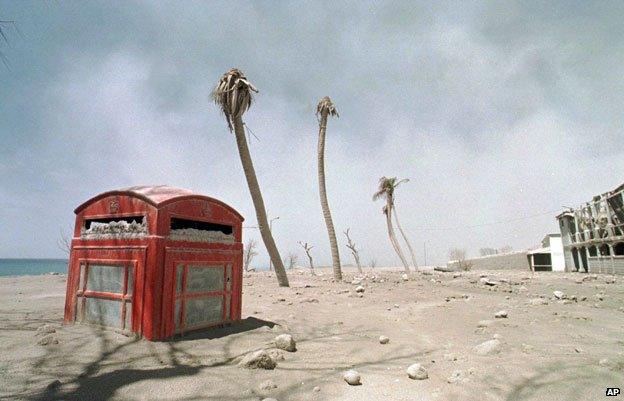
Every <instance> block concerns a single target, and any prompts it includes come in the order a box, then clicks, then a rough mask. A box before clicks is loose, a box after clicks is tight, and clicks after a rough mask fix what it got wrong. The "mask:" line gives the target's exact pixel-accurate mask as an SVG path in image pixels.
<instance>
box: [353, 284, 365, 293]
mask: <svg viewBox="0 0 624 401" xmlns="http://www.w3.org/2000/svg"><path fill="white" fill-rule="evenodd" d="M355 292H364V287H362V286H361V285H358V286H357V288H356V289H355Z"/></svg>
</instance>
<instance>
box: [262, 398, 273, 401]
mask: <svg viewBox="0 0 624 401" xmlns="http://www.w3.org/2000/svg"><path fill="white" fill-rule="evenodd" d="M262 401H277V400H276V399H275V398H263V399H262Z"/></svg>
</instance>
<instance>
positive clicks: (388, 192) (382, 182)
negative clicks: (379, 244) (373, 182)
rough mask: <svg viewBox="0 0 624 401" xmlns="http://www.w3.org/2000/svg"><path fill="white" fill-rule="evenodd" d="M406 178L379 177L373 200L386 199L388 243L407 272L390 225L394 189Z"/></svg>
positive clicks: (399, 247) (407, 267)
mask: <svg viewBox="0 0 624 401" xmlns="http://www.w3.org/2000/svg"><path fill="white" fill-rule="evenodd" d="M406 181H407V180H406V179H403V180H400V181H398V180H397V178H396V177H392V178H387V177H381V178H380V179H379V188H378V189H377V192H375V194H374V195H373V200H374V201H375V200H377V199H380V198H385V199H386V204H385V205H384V207H383V209H382V210H383V213H384V214H385V215H386V225H387V226H388V237H389V238H390V243H391V244H392V247H393V248H394V251H395V252H396V253H397V255H398V256H399V259H401V262H402V263H403V267H404V268H405V271H406V272H408V273H409V271H410V269H409V264H408V263H407V260H406V259H405V256H404V255H403V251H402V250H401V246H400V245H399V241H397V239H396V236H395V235H394V227H393V225H392V211H393V209H394V190H395V188H396V187H397V186H399V185H400V184H401V183H403V182H406Z"/></svg>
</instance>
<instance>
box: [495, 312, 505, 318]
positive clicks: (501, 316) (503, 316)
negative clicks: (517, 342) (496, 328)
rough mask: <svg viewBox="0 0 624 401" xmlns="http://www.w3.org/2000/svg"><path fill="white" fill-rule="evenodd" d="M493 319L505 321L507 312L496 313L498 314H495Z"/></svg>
mask: <svg viewBox="0 0 624 401" xmlns="http://www.w3.org/2000/svg"><path fill="white" fill-rule="evenodd" d="M494 317H495V318H497V319H506V318H507V311H505V310H501V311H498V312H496V314H495V315H494Z"/></svg>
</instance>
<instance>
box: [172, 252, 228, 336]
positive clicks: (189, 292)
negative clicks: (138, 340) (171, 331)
mask: <svg viewBox="0 0 624 401" xmlns="http://www.w3.org/2000/svg"><path fill="white" fill-rule="evenodd" d="M175 277H176V283H175V289H176V294H175V305H174V315H173V318H174V327H175V331H176V332H183V331H187V330H193V329H197V328H201V327H206V326H211V325H214V324H219V323H222V322H223V321H224V320H228V319H229V314H230V305H229V304H230V301H231V291H232V286H231V282H232V266H231V265H229V264H228V265H225V266H223V265H220V266H219V265H204V264H198V263H178V264H177V265H176V274H175Z"/></svg>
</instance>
